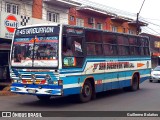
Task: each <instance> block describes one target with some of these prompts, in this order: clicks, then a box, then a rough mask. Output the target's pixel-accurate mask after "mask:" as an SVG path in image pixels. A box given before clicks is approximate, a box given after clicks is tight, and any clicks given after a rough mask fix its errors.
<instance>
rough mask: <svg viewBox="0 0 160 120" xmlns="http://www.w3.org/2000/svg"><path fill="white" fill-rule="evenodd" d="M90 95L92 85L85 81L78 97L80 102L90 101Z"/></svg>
mask: <svg viewBox="0 0 160 120" xmlns="http://www.w3.org/2000/svg"><path fill="white" fill-rule="evenodd" d="M92 93H93V89H92V85H91V82H90V81H88V80H87V81H86V82H85V83H84V85H83V88H82V91H81V93H80V95H79V100H80V102H88V101H90V100H91V98H92Z"/></svg>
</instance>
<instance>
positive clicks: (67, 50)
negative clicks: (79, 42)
mask: <svg viewBox="0 0 160 120" xmlns="http://www.w3.org/2000/svg"><path fill="white" fill-rule="evenodd" d="M69 40H70V39H67V37H66V36H63V40H62V54H63V55H64V56H73V51H72V48H71V46H72V44H71V43H72V42H71V41H69Z"/></svg>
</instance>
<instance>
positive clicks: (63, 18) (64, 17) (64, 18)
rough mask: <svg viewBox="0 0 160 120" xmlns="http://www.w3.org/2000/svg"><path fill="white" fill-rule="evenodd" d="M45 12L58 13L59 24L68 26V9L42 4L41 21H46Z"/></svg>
mask: <svg viewBox="0 0 160 120" xmlns="http://www.w3.org/2000/svg"><path fill="white" fill-rule="evenodd" d="M47 11H50V12H55V13H59V15H60V23H64V24H68V12H69V10H68V9H66V8H62V7H57V6H54V5H48V4H46V3H44V4H43V10H42V19H44V20H47Z"/></svg>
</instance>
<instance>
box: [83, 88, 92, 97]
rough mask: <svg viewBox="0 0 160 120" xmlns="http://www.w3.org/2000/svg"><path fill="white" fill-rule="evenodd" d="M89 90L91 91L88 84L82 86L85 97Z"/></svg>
mask: <svg viewBox="0 0 160 120" xmlns="http://www.w3.org/2000/svg"><path fill="white" fill-rule="evenodd" d="M90 92H91V91H90V88H89V86H85V87H84V96H86V97H87V96H89V95H90Z"/></svg>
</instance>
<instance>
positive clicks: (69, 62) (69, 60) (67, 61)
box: [63, 57, 76, 66]
mask: <svg viewBox="0 0 160 120" xmlns="http://www.w3.org/2000/svg"><path fill="white" fill-rule="evenodd" d="M63 64H64V66H76V58H75V57H65V58H64V59H63Z"/></svg>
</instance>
